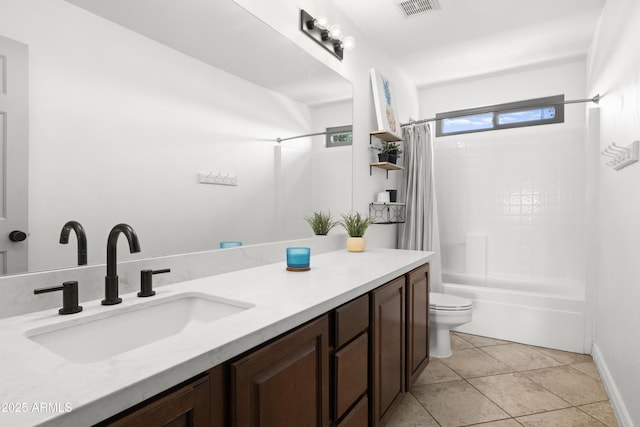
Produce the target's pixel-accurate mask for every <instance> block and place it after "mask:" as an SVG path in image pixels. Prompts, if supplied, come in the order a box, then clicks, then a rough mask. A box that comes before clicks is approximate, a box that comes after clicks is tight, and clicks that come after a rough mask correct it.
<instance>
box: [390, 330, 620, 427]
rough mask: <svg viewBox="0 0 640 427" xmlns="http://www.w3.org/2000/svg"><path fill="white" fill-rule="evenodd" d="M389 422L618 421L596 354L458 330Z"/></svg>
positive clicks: (579, 426) (538, 425)
mask: <svg viewBox="0 0 640 427" xmlns="http://www.w3.org/2000/svg"><path fill="white" fill-rule="evenodd" d="M451 347H452V349H453V355H452V356H451V357H448V358H446V359H436V358H432V359H431V361H430V363H429V366H428V367H427V369H425V371H424V373H423V374H422V375H421V376H420V378H418V380H417V381H416V384H415V385H414V386H413V388H412V389H411V392H410V393H406V394H405V395H404V396H403V399H402V401H401V402H400V404H399V406H398V408H397V409H396V411H395V412H394V413H393V415H392V418H391V419H390V420H389V421H388V422H387V424H386V427H423V426H427V427H430V426H442V427H449V426H469V425H478V426H484V427H522V426H525V427H547V426H558V427H571V426H576V427H590V426H600V427H602V426H610V427H614V426H617V425H618V424H617V423H616V419H615V416H614V414H613V410H612V409H611V405H610V403H609V400H608V397H607V394H606V392H605V390H604V387H603V385H602V382H601V380H600V376H599V375H598V370H597V369H596V366H595V364H594V363H593V360H592V359H591V356H589V355H584V354H577V353H568V352H565V351H559V350H551V349H547V348H542V347H534V346H528V345H523V344H517V343H513V342H509V341H502V340H496V339H493V338H486V337H480V336H476V335H468V334H463V333H460V332H452V333H451Z"/></svg>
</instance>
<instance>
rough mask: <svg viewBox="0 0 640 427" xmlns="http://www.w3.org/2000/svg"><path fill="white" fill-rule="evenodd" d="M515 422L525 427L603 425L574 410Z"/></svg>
mask: <svg viewBox="0 0 640 427" xmlns="http://www.w3.org/2000/svg"><path fill="white" fill-rule="evenodd" d="M517 420H518V422H519V423H520V424H522V425H523V426H525V427H602V426H603V425H604V424H602V423H601V422H600V421H598V420H596V419H595V418H592V417H591V416H589V415H587V414H585V413H584V412H582V411H580V410H578V409H576V408H568V409H561V410H559V411H552V412H543V413H541V414H535V415H527V416H526V417H520V418H517Z"/></svg>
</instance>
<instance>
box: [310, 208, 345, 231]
mask: <svg viewBox="0 0 640 427" xmlns="http://www.w3.org/2000/svg"><path fill="white" fill-rule="evenodd" d="M304 220H305V221H307V223H309V225H310V226H311V229H312V230H313V233H314V234H315V235H317V236H326V235H327V234H329V231H330V230H331V229H332V228H333V227H335V226H336V225H338V221H334V220H333V218H331V212H328V213H326V214H325V213H324V212H322V211H319V212H314V213H313V215H312V216H305V217H304Z"/></svg>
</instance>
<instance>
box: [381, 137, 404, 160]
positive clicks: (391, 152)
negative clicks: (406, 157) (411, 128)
mask: <svg viewBox="0 0 640 427" xmlns="http://www.w3.org/2000/svg"><path fill="white" fill-rule="evenodd" d="M376 149H377V150H378V151H379V153H378V160H379V161H381V162H389V163H395V162H396V161H397V160H398V154H400V153H402V150H401V149H400V144H398V143H397V142H393V141H382V144H381V145H380V147H377V148H376Z"/></svg>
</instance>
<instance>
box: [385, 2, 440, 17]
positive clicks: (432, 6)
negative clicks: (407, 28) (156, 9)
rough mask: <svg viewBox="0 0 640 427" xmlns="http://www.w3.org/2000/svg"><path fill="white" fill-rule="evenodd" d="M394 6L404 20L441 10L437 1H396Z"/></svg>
mask: <svg viewBox="0 0 640 427" xmlns="http://www.w3.org/2000/svg"><path fill="white" fill-rule="evenodd" d="M396 4H397V5H398V7H399V8H400V11H401V12H402V16H404V17H405V18H410V17H412V16H416V15H422V14H423V13H427V12H431V11H432V10H439V9H441V7H440V2H439V1H438V0H396Z"/></svg>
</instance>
